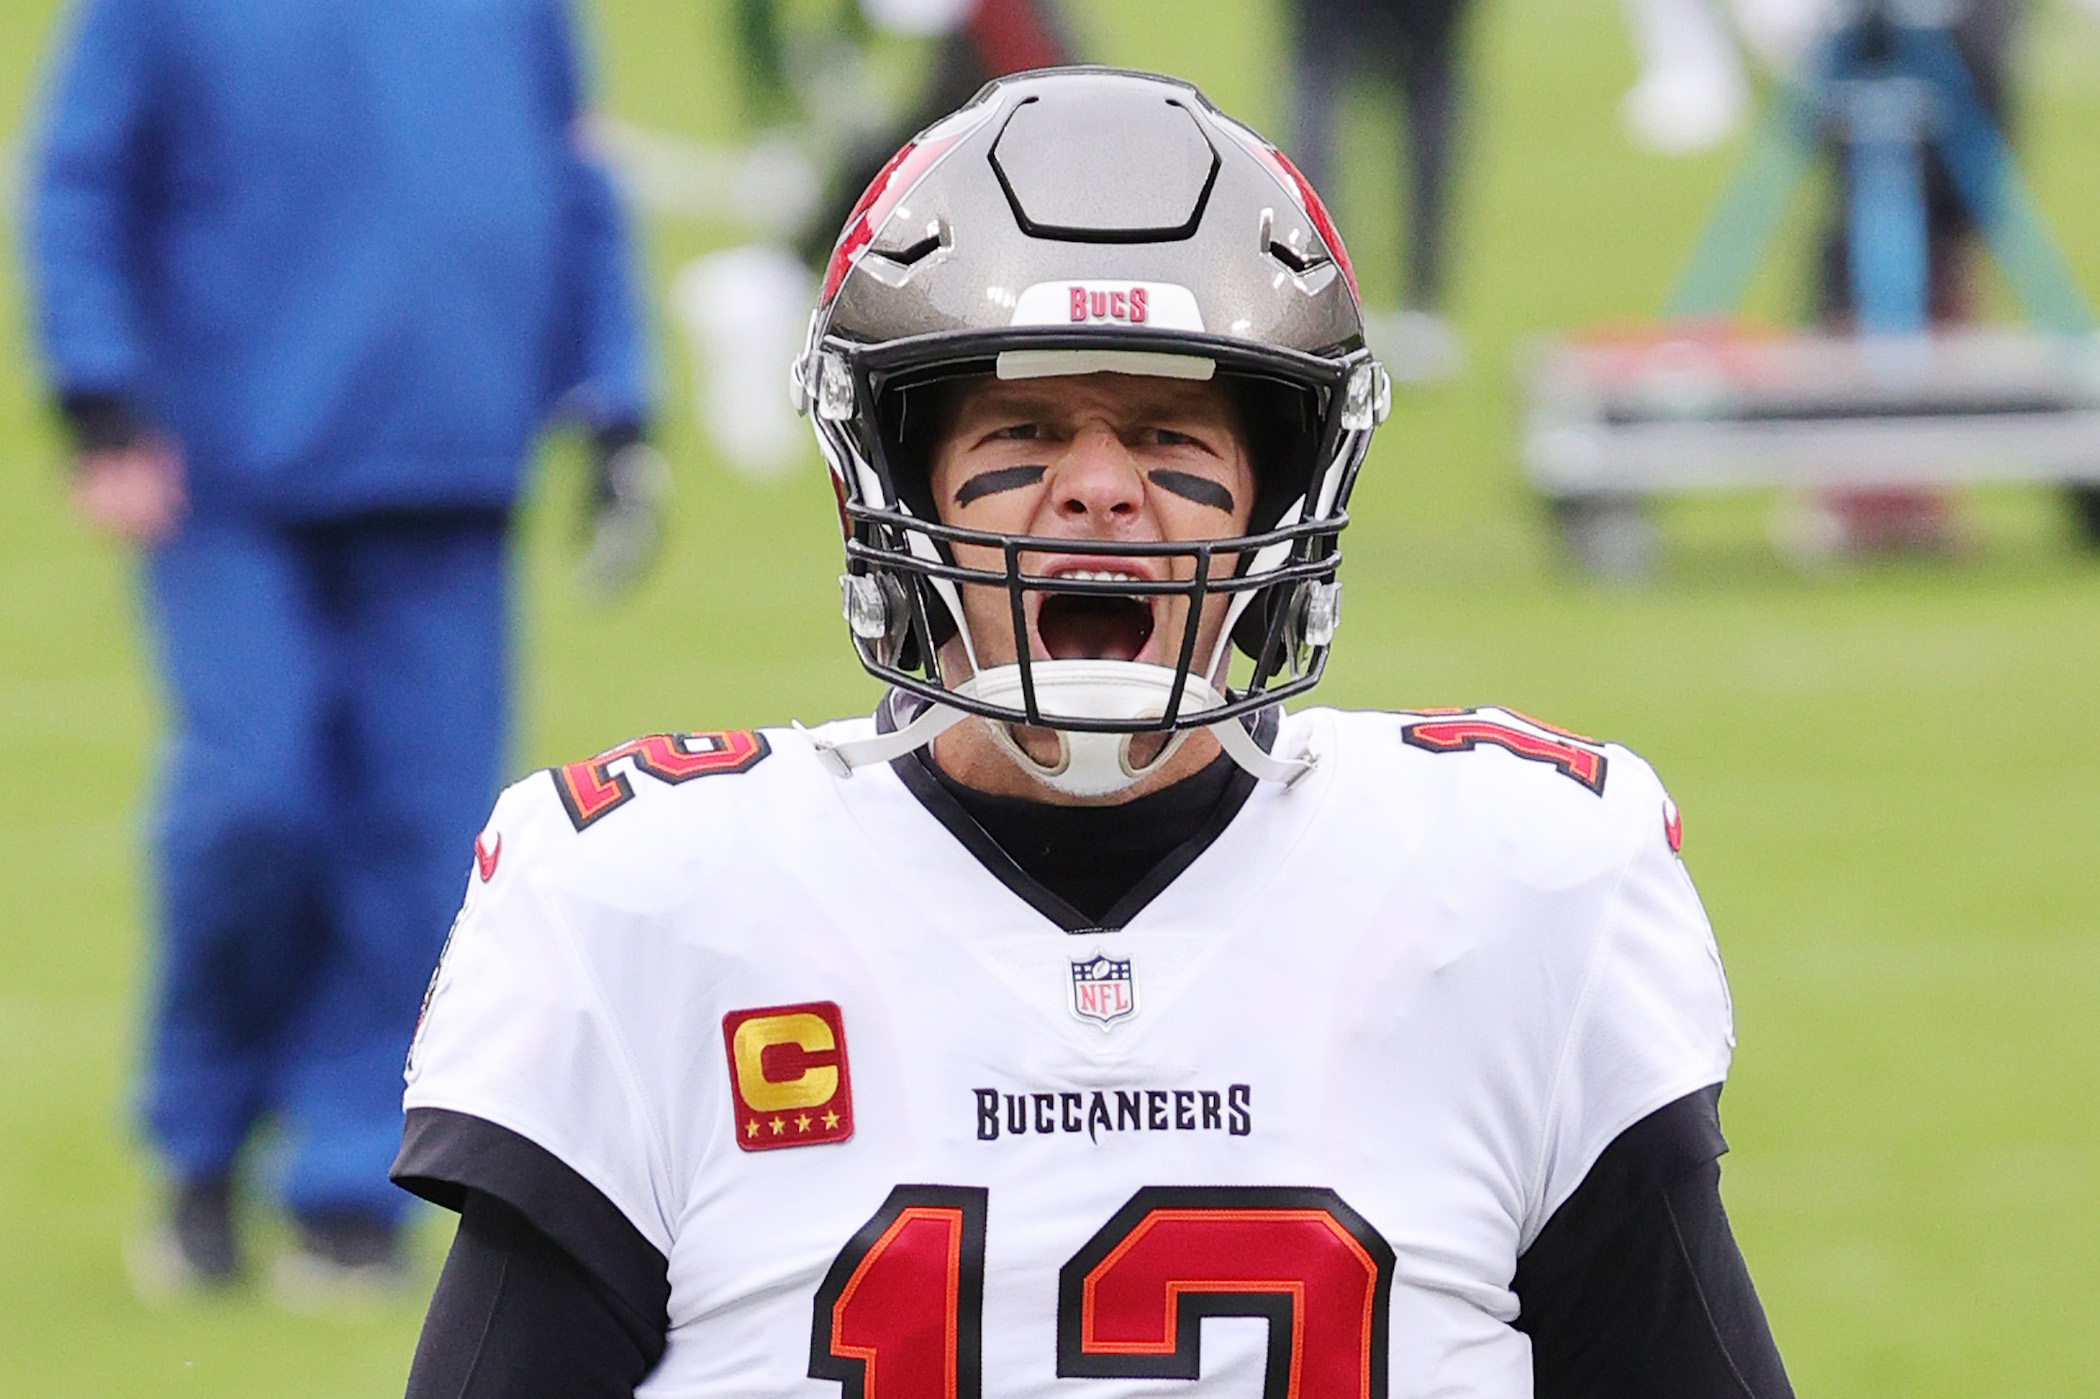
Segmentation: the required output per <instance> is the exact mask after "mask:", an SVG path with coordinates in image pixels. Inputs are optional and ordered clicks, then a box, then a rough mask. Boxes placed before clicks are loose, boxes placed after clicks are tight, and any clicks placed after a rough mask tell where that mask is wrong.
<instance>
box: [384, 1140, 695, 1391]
mask: <svg viewBox="0 0 2100 1399" xmlns="http://www.w3.org/2000/svg"><path fill="white" fill-rule="evenodd" d="M392 1175H393V1178H394V1181H395V1183H396V1184H398V1185H400V1186H402V1187H403V1188H404V1189H407V1190H410V1191H413V1192H414V1193H416V1194H418V1195H420V1196H422V1197H423V1198H424V1199H426V1200H430V1201H433V1202H434V1203H436V1204H440V1205H443V1206H444V1207H445V1208H447V1209H453V1210H459V1211H460V1212H461V1216H462V1217H461V1221H460V1229H459V1234H458V1235H457V1237H455V1239H454V1240H453V1245H452V1253H451V1255H450V1256H449V1257H448V1258H447V1259H446V1262H445V1271H444V1275H443V1276H442V1277H441V1278H440V1279H439V1281H438V1289H437V1294H436V1295H435V1296H434V1297H433V1298H432V1300H431V1307H430V1314H429V1317H428V1318H427V1319H426V1321H425V1323H424V1329H423V1339H422V1341H421V1342H420V1343H419V1344H418V1346H417V1348H416V1360H415V1367H414V1370H413V1372H412V1373H411V1376H410V1381H409V1389H408V1392H409V1395H410V1399H440V1396H442V1399H497V1396H501V1399H538V1396H539V1395H541V1394H546V1395H548V1396H553V1395H557V1394H565V1395H579V1396H590V1399H596V1396H599V1395H619V1396H621V1397H622V1399H629V1397H630V1396H631V1395H632V1394H633V1392H634V1387H635V1385H637V1384H639V1383H640V1382H641V1381H642V1379H643V1378H644V1377H646V1376H647V1375H648V1373H649V1371H650V1370H651V1369H653V1368H654V1367H655V1365H656V1362H657V1361H658V1360H659V1359H661V1358H662V1356H663V1352H664V1345H665V1338H666V1336H667V1335H668V1334H669V1331H670V1324H671V1323H670V1303H671V1280H670V1265H669V1262H668V1260H666V1259H665V1257H664V1255H663V1254H662V1253H661V1252H659V1251H658V1250H657V1249H656V1247H655V1246H654V1245H653V1244H651V1243H650V1242H649V1241H648V1240H647V1239H646V1238H644V1237H643V1236H642V1233H641V1231H640V1230H638V1229H636V1228H635V1227H634V1225H633V1223H632V1222H630V1221H629V1220H628V1218H627V1216H625V1215H624V1214H622V1213H620V1210H619V1208H618V1206H616V1205H614V1204H613V1203H612V1201H610V1200H608V1199H607V1198H606V1197H605V1196H604V1194H603V1193H602V1192H600V1191H599V1190H598V1189H597V1188H596V1187H595V1186H593V1185H592V1184H591V1183H590V1182H589V1181H587V1180H585V1179H584V1178H583V1177H582V1176H580V1175H578V1174H577V1173H576V1172H575V1171H574V1170H573V1169H572V1168H571V1167H569V1166H568V1165H567V1164H566V1163H564V1162H563V1161H561V1160H560V1159H559V1158H557V1157H555V1156H554V1155H552V1154H551V1153H549V1152H548V1151H546V1150H545V1149H544V1148H542V1147H541V1146H539V1145H538V1144H537V1143H535V1142H533V1141H531V1140H529V1139H527V1138H525V1137H522V1136H519V1135H518V1134H517V1133H515V1132H512V1131H509V1130H508V1129H506V1128H503V1127H499V1126H497V1125H496V1124H494V1123H492V1122H487V1121H484V1120H483V1119H481V1118H478V1117H472V1116H469V1115H467V1114H465V1113H456V1112H446V1111H443V1110H440V1109H435V1108H415V1109H412V1110H411V1111H410V1112H409V1114H408V1124H407V1127H406V1130H405V1131H404V1132H403V1133H402V1142H401V1154H400V1155H399V1156H398V1157H396V1158H395V1161H394V1166H393V1171H392ZM535 1385H539V1386H542V1387H540V1388H535V1387H534V1386H535ZM623 1385H624V1388H623V1387H619V1386H623ZM448 1386H449V1387H448ZM607 1386H611V1387H607Z"/></svg>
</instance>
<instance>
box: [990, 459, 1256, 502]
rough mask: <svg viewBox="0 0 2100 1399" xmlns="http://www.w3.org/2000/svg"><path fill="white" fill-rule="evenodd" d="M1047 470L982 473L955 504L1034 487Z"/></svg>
mask: <svg viewBox="0 0 2100 1399" xmlns="http://www.w3.org/2000/svg"><path fill="white" fill-rule="evenodd" d="M1046 469H1047V468H1045V467H1040V466H1002V467H997V468H995V469H993V470H991V471H980V472H978V473H977V474H976V475H975V476H972V477H971V478H970V479H969V480H967V481H965V482H963V483H962V485H961V486H959V487H958V488H957V489H956V492H955V503H956V504H957V505H968V504H969V503H970V502H971V501H973V500H981V499H983V498H984V497H985V496H988V495H997V494H999V492H1001V491H1016V490H1019V489H1020V488H1021V487H1023V486H1032V485H1034V484H1035V483H1036V482H1038V481H1040V480H1042V479H1043V473H1044V471H1045V470H1046ZM1227 508H1228V509H1229V508H1230V507H1229V506H1228V507H1227Z"/></svg>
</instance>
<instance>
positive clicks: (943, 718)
mask: <svg viewBox="0 0 2100 1399" xmlns="http://www.w3.org/2000/svg"><path fill="white" fill-rule="evenodd" d="M969 717H970V716H969V715H968V714H966V713H964V712H963V711H962V710H960V709H950V708H949V707H948V706H947V705H945V704H929V705H927V706H926V707H925V708H924V709H922V710H920V711H919V714H918V717H916V718H915V719H913V720H912V721H911V722H910V723H909V724H906V725H905V726H904V727H903V728H901V729H894V730H892V731H891V732H889V733H886V734H873V735H870V736H869V737H867V738H857V739H854V740H852V741H851V742H849V743H826V742H825V741H824V740H823V739H820V738H812V739H810V746H811V747H813V748H815V749H816V750H817V761H818V762H820V763H822V764H824V766H825V767H826V768H828V769H830V771H831V775H832V776H833V777H851V776H853V773H854V770H855V769H856V768H864V767H869V766H872V765H875V764H880V763H887V762H891V761H893V760H895V759H897V758H901V757H903V756H904V755H905V754H906V753H910V752H913V751H914V750H916V749H920V748H924V747H925V746H926V745H927V744H929V743H931V742H933V741H934V740H935V739H937V738H939V737H940V736H941V735H942V734H944V733H946V732H948V730H950V729H952V728H954V727H955V726H956V725H957V724H960V723H961V722H962V721H963V720H965V719H967V718H969ZM795 727H796V728H798V729H801V728H802V726H801V725H800V724H797V725H796V726H795ZM803 732H805V733H807V732H808V730H806V729H803Z"/></svg>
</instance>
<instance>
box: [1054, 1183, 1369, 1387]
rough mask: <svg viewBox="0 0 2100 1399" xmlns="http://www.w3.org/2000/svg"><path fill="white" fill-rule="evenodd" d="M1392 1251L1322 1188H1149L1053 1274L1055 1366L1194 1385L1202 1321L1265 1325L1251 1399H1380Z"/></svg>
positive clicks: (1068, 1370)
mask: <svg viewBox="0 0 2100 1399" xmlns="http://www.w3.org/2000/svg"><path fill="white" fill-rule="evenodd" d="M1392 1274H1393V1250H1392V1248H1391V1247H1390V1246H1389V1245H1388V1244H1387V1243H1386V1241H1385V1240H1384V1239H1383V1238H1381V1237H1379V1234H1378V1232H1377V1231H1376V1230H1375V1229H1373V1228H1372V1227H1371V1226H1370V1224H1369V1223H1367V1222H1366V1221H1365V1220H1364V1219H1363V1218H1362V1216H1360V1215H1358V1214H1357V1213H1356V1211H1354V1210H1352V1209H1350V1208H1349V1207H1348V1206H1347V1205H1345V1204H1343V1203H1342V1199H1341V1197H1340V1196H1338V1195H1336V1194H1335V1193H1334V1192H1333V1191H1332V1190H1301V1189H1288V1188H1277V1187H1268V1186H1243V1187H1182V1186H1151V1187H1148V1188H1146V1189H1144V1190H1140V1191H1139V1192H1138V1193H1137V1194H1136V1195H1133V1196H1132V1197H1131V1199H1130V1203H1129V1204H1127V1205H1125V1206H1124V1207H1123V1208H1122V1209H1121V1210H1118V1211H1117V1212H1116V1216H1115V1218H1113V1219H1111V1220H1109V1222H1108V1223H1107V1224H1106V1225H1104V1226H1103V1227H1102V1229H1101V1231H1100V1232H1099V1233H1097V1234H1095V1235H1094V1237H1093V1238H1092V1239H1090V1240H1088V1241H1087V1245H1086V1247H1085V1248H1082V1249H1081V1250H1079V1252H1078V1253H1076V1254H1074V1255H1073V1256H1072V1261H1071V1262H1069V1263H1067V1264H1065V1266H1064V1268H1063V1269H1062V1270H1061V1271H1060V1272H1059V1273H1058V1277H1057V1373H1058V1374H1060V1375H1078V1376H1092V1377H1097V1378H1114V1379H1178V1380H1193V1379H1196V1378H1198V1377H1199V1375H1200V1374H1201V1373H1202V1352H1201V1344H1202V1319H1203V1318H1204V1317H1207V1316H1254V1317H1264V1318H1266V1319H1267V1320H1268V1323H1269V1364H1268V1377H1267V1379H1266V1381H1265V1382H1264V1383H1263V1386H1262V1395H1263V1399H1383V1396H1384V1394H1385V1387H1386V1373H1385V1361H1386V1300H1387V1293H1388V1291H1389V1284H1390V1282H1391V1280H1392Z"/></svg>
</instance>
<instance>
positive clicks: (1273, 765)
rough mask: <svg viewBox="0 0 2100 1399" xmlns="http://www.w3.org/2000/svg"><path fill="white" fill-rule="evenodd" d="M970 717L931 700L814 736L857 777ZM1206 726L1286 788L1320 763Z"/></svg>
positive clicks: (836, 772)
mask: <svg viewBox="0 0 2100 1399" xmlns="http://www.w3.org/2000/svg"><path fill="white" fill-rule="evenodd" d="M969 717H970V716H969V715H968V714H966V713H964V712H963V711H962V710H960V709H951V708H949V707H948V706H947V705H945V704H929V705H927V706H926V708H924V709H922V710H920V711H919V713H918V715H917V716H916V717H915V718H913V720H912V721H911V722H910V723H908V724H906V725H905V726H904V727H903V728H900V729H896V730H893V731H891V732H889V733H880V734H873V735H871V736H869V737H867V738H861V739H854V740H852V741H850V742H847V743H827V742H825V741H824V740H822V739H818V738H812V739H811V740H810V746H811V747H813V748H814V749H815V750H816V753H817V761H819V762H821V763H822V764H824V766H825V768H826V769H828V770H829V771H830V773H831V775H832V776H834V777H851V776H852V775H853V774H854V772H855V771H857V770H858V769H860V768H864V767H869V766H873V765H878V764H882V763H887V762H892V761H894V760H895V759H898V758H901V757H903V756H904V755H905V754H907V753H911V752H915V751H916V750H918V749H920V748H923V747H925V746H926V745H927V744H929V743H931V742H933V741H934V740H935V739H936V738H939V737H940V736H941V735H942V734H944V733H946V732H947V731H948V730H950V729H952V728H954V727H955V726H956V725H957V724H959V723H961V722H962V721H963V720H964V719H967V718H969ZM986 722H988V723H989V722H991V721H989V720H987V721H986ZM795 727H796V729H797V730H799V731H801V732H804V733H807V732H808V730H806V729H803V728H802V726H801V725H800V724H797V725H796V726H795ZM992 727H993V732H994V734H995V735H996V736H997V737H999V738H1004V739H1007V744H1006V746H1008V747H1010V748H1012V749H1013V751H1014V752H1015V753H1017V754H1020V756H1021V757H1023V758H1024V759H1026V760H1027V764H1028V767H1029V769H1030V770H1032V771H1036V770H1040V765H1039V764H1037V763H1036V762H1035V761H1034V760H1033V759H1028V758H1027V755H1026V754H1025V753H1021V750H1020V748H1019V747H1018V745H1015V744H1013V743H1012V740H1011V739H1010V738H1007V734H1006V732H1005V727H1004V726H1003V725H999V724H993V726H992ZM1204 727H1205V728H1207V729H1208V730H1209V731H1210V732H1211V734H1212V735H1213V736H1214V737H1215V738H1216V739H1217V740H1218V746H1219V747H1221V748H1223V749H1224V750H1225V753H1226V756H1227V757H1229V758H1231V759H1232V760H1233V762H1235V763H1237V764H1239V766H1240V767H1241V768H1242V769H1243V770H1245V771H1246V772H1247V773H1248V774H1249V775H1250V776H1252V777H1254V778H1256V779H1258V780H1260V781H1263V782H1280V783H1282V784H1283V785H1284V786H1285V787H1286V788H1289V787H1293V786H1295V785H1297V783H1298V781H1299V779H1300V778H1303V777H1304V776H1305V775H1306V774H1307V773H1309V772H1311V771H1312V770H1313V769H1314V768H1315V767H1317V766H1319V761H1320V760H1319V757H1318V755H1316V754H1311V753H1308V754H1306V755H1305V756H1304V757H1301V758H1279V757H1277V756H1276V755H1275V754H1273V753H1270V752H1268V751H1267V750H1266V749H1264V748H1263V747H1262V746H1261V745H1260V744H1259V743H1256V742H1255V741H1254V736H1253V735H1252V734H1250V733H1248V732H1247V726H1246V725H1244V724H1242V723H1241V722H1240V721H1239V720H1237V719H1226V720H1222V721H1221V722H1219V723H1216V724H1206V725H1204ZM1068 737H1069V736H1068ZM1116 737H1119V736H1116ZM1177 746H1179V745H1178V743H1170V744H1169V745H1168V748H1167V750H1164V751H1162V753H1161V755H1160V758H1159V759H1155V760H1154V763H1153V764H1151V765H1148V767H1147V771H1149V770H1150V768H1151V766H1156V765H1157V763H1158V762H1159V761H1161V760H1163V759H1164V758H1165V757H1166V754H1167V752H1170V751H1172V749H1173V748H1174V747H1177ZM1139 776H1142V774H1139ZM1133 780H1135V779H1133Z"/></svg>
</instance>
